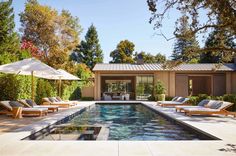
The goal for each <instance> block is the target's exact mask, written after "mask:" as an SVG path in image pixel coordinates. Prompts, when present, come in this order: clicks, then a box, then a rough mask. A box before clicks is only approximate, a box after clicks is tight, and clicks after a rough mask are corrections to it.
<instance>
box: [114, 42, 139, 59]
mask: <svg viewBox="0 0 236 156" xmlns="http://www.w3.org/2000/svg"><path fill="white" fill-rule="evenodd" d="M134 47H135V45H134V43H132V42H130V41H128V40H123V41H120V43H119V44H118V45H117V46H116V49H115V50H113V51H112V52H111V53H110V57H111V58H112V60H111V61H110V63H134V59H133V53H134Z"/></svg>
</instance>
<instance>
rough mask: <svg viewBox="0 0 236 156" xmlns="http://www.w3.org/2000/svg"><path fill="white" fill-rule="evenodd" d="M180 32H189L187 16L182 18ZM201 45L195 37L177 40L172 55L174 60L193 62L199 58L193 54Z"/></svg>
mask: <svg viewBox="0 0 236 156" xmlns="http://www.w3.org/2000/svg"><path fill="white" fill-rule="evenodd" d="M180 20H181V27H180V28H179V29H180V32H181V33H182V34H185V33H187V32H188V31H189V25H188V19H187V17H186V16H182V18H181V19H180ZM198 48H199V45H198V42H197V40H196V37H195V36H189V38H182V37H181V38H177V39H176V42H175V44H174V50H173V54H172V56H171V57H172V60H174V61H176V60H179V61H182V62H191V60H192V59H196V58H198V57H199V55H198V54H197V53H191V51H194V50H195V49H198Z"/></svg>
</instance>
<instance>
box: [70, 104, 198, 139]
mask: <svg viewBox="0 0 236 156" xmlns="http://www.w3.org/2000/svg"><path fill="white" fill-rule="evenodd" d="M70 122H71V123H73V124H75V125H76V126H80V125H90V124H101V125H105V126H108V127H109V130H110V133H109V140H198V139H199V138H198V136H197V135H195V134H193V133H190V132H189V131H186V130H185V129H183V128H182V127H181V126H179V125H176V124H174V123H172V122H170V121H168V120H166V119H165V118H163V117H161V116H160V115H158V114H157V113H155V112H154V111H152V110H150V109H148V108H146V107H145V106H143V105H141V104H96V106H95V107H92V108H91V109H89V110H87V111H85V112H83V113H82V114H80V115H79V116H77V117H75V118H74V119H73V120H72V121H70Z"/></svg>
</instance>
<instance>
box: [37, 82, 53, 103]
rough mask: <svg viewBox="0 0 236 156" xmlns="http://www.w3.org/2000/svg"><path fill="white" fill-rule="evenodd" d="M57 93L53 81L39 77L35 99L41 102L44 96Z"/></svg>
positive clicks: (51, 95)
mask: <svg viewBox="0 0 236 156" xmlns="http://www.w3.org/2000/svg"><path fill="white" fill-rule="evenodd" d="M56 95H57V89H56V85H55V84H54V83H53V81H49V80H45V79H39V80H38V83H37V90H36V98H35V101H36V102H37V103H38V104H40V103H41V100H42V98H44V97H53V96H56Z"/></svg>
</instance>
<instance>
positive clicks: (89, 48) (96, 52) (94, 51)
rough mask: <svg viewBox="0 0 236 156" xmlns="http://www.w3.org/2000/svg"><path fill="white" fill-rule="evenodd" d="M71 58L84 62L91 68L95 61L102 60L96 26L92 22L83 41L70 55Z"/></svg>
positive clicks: (100, 61) (99, 61)
mask: <svg viewBox="0 0 236 156" xmlns="http://www.w3.org/2000/svg"><path fill="white" fill-rule="evenodd" d="M71 59H73V60H75V61H77V62H78V63H85V64H86V65H87V66H88V67H89V68H90V69H92V68H93V67H94V66H95V64H96V63H102V62H103V52H102V50H101V46H100V44H99V39H98V33H97V30H96V27H95V26H94V25H93V24H92V25H91V26H90V27H89V28H88V31H87V33H86V35H85V41H84V40H83V41H81V43H80V45H78V46H77V48H76V49H75V51H74V52H73V53H72V55H71Z"/></svg>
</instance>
